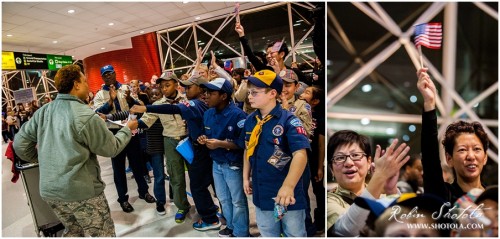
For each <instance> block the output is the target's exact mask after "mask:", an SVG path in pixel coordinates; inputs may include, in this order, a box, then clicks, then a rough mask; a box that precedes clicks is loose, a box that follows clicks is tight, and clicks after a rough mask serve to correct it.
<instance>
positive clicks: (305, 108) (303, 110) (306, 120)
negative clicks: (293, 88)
mask: <svg viewBox="0 0 500 239" xmlns="http://www.w3.org/2000/svg"><path fill="white" fill-rule="evenodd" d="M286 110H288V111H290V112H291V113H292V114H294V115H295V116H297V118H299V119H300V121H302V125H303V127H304V129H305V130H306V133H307V137H308V138H309V137H311V136H312V132H313V130H314V127H313V121H312V113H311V106H310V105H309V104H308V103H307V102H306V101H305V100H301V99H297V97H296V96H293V97H292V98H291V99H289V100H288V109H286Z"/></svg>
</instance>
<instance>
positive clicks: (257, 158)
mask: <svg viewBox="0 0 500 239" xmlns="http://www.w3.org/2000/svg"><path fill="white" fill-rule="evenodd" d="M269 114H270V115H272V116H273V117H272V118H271V119H270V120H269V121H268V122H266V123H265V124H264V125H262V133H261V135H260V137H259V141H258V143H257V145H256V146H255V151H254V153H253V155H252V156H251V157H250V159H249V160H250V165H251V168H252V189H253V203H254V205H255V206H257V207H259V208H260V209H261V210H263V211H272V210H273V209H274V200H273V198H274V197H276V195H278V191H279V189H280V188H281V186H282V185H283V182H284V181H285V178H286V176H287V175H288V171H289V169H290V164H291V161H292V158H293V154H292V153H293V152H295V151H297V150H300V149H308V148H310V146H309V140H308V139H307V136H306V132H305V130H304V127H302V123H301V122H300V120H299V119H298V118H297V117H296V116H295V115H293V114H292V113H290V112H289V111H287V110H285V109H282V107H281V105H280V104H277V105H276V107H274V109H273V110H272V111H271V112H270V113H269ZM257 115H258V116H259V118H260V119H261V118H262V115H261V114H260V110H257V111H255V112H254V113H252V114H250V115H249V116H248V117H247V119H246V121H245V132H246V133H245V141H246V142H248V141H249V140H250V135H251V134H252V130H253V128H254V127H255V125H256V124H257V120H256V119H255V116H257ZM245 160H246V159H245ZM299 160H307V159H299ZM303 180H304V179H303V178H302V176H301V178H300V180H299V181H298V182H297V185H296V186H295V189H294V195H295V200H296V203H295V204H294V205H289V206H288V207H287V209H288V210H302V209H305V208H306V206H307V205H306V198H305V193H307V192H304V188H303V187H302V184H303Z"/></svg>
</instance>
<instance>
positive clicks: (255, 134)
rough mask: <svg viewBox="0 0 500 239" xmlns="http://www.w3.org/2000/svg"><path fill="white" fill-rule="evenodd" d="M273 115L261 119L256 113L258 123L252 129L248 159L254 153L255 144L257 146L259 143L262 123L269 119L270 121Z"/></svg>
mask: <svg viewBox="0 0 500 239" xmlns="http://www.w3.org/2000/svg"><path fill="white" fill-rule="evenodd" d="M271 118H273V116H272V115H271V114H268V115H266V117H264V119H262V120H261V119H259V116H258V115H256V116H255V119H257V124H256V125H255V127H254V128H253V130H252V134H251V135H250V140H248V141H249V142H248V147H247V160H248V159H250V157H251V156H252V155H253V152H254V150H255V146H257V143H258V142H259V136H260V134H261V133H262V125H264V124H265V123H266V122H267V121H269V120H270V119H271Z"/></svg>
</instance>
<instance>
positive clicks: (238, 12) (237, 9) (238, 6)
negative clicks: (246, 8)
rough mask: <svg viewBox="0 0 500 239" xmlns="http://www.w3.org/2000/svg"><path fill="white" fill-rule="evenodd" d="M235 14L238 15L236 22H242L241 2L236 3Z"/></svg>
mask: <svg viewBox="0 0 500 239" xmlns="http://www.w3.org/2000/svg"><path fill="white" fill-rule="evenodd" d="M233 13H234V15H236V22H240V4H239V3H236V4H234V12H233Z"/></svg>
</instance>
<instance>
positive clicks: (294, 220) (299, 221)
mask: <svg viewBox="0 0 500 239" xmlns="http://www.w3.org/2000/svg"><path fill="white" fill-rule="evenodd" d="M273 213H274V212H273V211H262V210H260V208H258V207H255V214H256V219H257V227H258V228H259V231H260V235H261V236H262V237H280V234H281V228H282V227H283V233H285V236H287V237H306V236H307V233H306V225H305V223H304V221H305V219H306V213H305V210H295V211H288V212H287V213H286V214H285V216H284V217H283V218H282V219H281V220H280V221H277V222H276V221H275V219H274V216H273Z"/></svg>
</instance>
